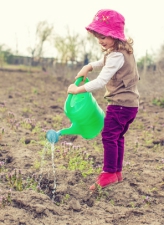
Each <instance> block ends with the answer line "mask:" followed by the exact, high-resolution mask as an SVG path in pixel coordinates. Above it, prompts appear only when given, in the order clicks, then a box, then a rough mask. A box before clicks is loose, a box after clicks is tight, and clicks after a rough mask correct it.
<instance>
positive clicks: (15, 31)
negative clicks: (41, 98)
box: [0, 0, 164, 74]
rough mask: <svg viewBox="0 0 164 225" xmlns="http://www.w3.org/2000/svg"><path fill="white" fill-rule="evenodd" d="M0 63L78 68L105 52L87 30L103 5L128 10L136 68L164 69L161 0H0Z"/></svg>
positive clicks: (1, 67) (0, 64) (142, 69)
mask: <svg viewBox="0 0 164 225" xmlns="http://www.w3.org/2000/svg"><path fill="white" fill-rule="evenodd" d="M0 3H1V13H0V28H1V35H0V69H1V70H4V69H5V68H6V67H7V68H8V69H9V68H11V67H12V68H14V66H18V65H19V67H20V66H21V68H26V67H28V68H30V69H31V68H32V67H40V68H41V69H42V70H43V71H44V72H46V71H48V69H49V68H53V70H52V71H55V70H56V72H58V70H57V68H58V67H59V66H61V65H62V66H68V67H69V68H70V67H71V68H78V67H79V66H82V65H84V64H86V63H88V62H90V61H93V60H97V59H99V58H100V57H101V54H102V53H101V48H100V46H99V45H98V44H97V41H96V39H95V38H94V37H93V36H91V35H89V34H88V32H87V31H86V30H85V26H87V25H88V24H89V23H90V22H91V21H92V19H93V16H94V15H95V13H96V12H97V11H98V10H99V9H104V8H109V9H114V10H116V11H118V12H120V13H121V14H123V15H124V17H125V21H126V26H125V32H126V36H127V37H131V38H133V39H134V51H135V52H134V54H135V57H136V60H137V64H138V68H139V70H140V71H142V72H143V73H146V71H147V70H149V71H150V70H151V71H152V72H156V71H158V73H161V74H162V69H163V66H162V61H163V57H164V23H163V21H164V14H163V5H162V4H163V1H162V0H156V1H155V0H152V1H149V0H144V1H142V0H138V1H134V0H124V1H122V0H115V1H113V0H101V1H93V0H90V1H87V0H83V1H79V0H68V1H67V0H60V1H57V0H42V1H39V0H28V1H27V0H14V1H12V0H5V1H4V0H0Z"/></svg>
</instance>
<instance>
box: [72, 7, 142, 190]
mask: <svg viewBox="0 0 164 225" xmlns="http://www.w3.org/2000/svg"><path fill="white" fill-rule="evenodd" d="M124 24H125V20H124V17H123V16H122V15H121V14H120V13H118V12H116V11H114V10H108V9H104V10H99V11H98V12H97V14H96V15H95V17H94V19H93V21H92V23H90V24H89V25H88V26H87V27H86V29H87V30H88V31H89V32H91V33H92V34H93V35H94V36H95V37H96V38H97V39H98V41H99V44H100V45H101V46H102V48H103V51H104V52H105V55H104V58H103V59H100V60H99V61H96V62H91V63H89V64H88V65H85V66H84V67H83V68H82V69H81V70H80V71H79V73H78V74H77V76H76V77H75V79H77V78H78V77H81V76H83V77H84V79H85V78H86V77H87V76H88V73H89V72H90V71H92V70H95V69H99V68H100V69H101V72H100V73H99V75H98V77H97V78H96V79H94V80H92V81H90V82H88V83H86V84H84V85H82V86H79V87H77V86H76V85H75V84H71V85H70V86H69V87H68V93H72V94H77V93H81V92H92V91H95V90H97V89H99V88H103V87H104V86H105V87H106V93H105V95H104V97H105V99H106V100H107V101H108V106H107V109H106V116H105V120H104V128H103V131H102V143H103V147H104V165H103V171H102V172H101V174H100V175H99V176H98V178H97V180H96V182H95V183H94V184H93V185H92V186H91V187H90V190H94V189H96V185H100V186H101V187H102V188H104V187H106V186H108V185H110V184H113V183H117V182H120V181H122V180H123V177H122V167H123V157H124V134H125V133H126V132H127V130H128V128H129V124H131V123H132V122H133V120H134V119H135V117H136V114H137V112H138V107H139V93H138V89H137V82H138V80H139V75H138V71H137V66H136V63H135V59H134V55H133V47H132V44H133V40H132V39H128V40H126V38H125V35H124Z"/></svg>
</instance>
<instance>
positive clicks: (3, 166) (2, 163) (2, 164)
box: [0, 161, 5, 173]
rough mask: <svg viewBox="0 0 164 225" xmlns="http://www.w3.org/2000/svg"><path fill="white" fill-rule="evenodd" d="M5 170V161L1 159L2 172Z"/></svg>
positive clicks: (0, 168)
mask: <svg viewBox="0 0 164 225" xmlns="http://www.w3.org/2000/svg"><path fill="white" fill-rule="evenodd" d="M4 171H5V163H4V162H3V161H0V173H1V172H4Z"/></svg>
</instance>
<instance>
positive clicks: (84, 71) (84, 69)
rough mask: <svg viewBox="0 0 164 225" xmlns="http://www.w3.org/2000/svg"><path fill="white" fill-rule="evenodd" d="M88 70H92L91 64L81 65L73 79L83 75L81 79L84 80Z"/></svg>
mask: <svg viewBox="0 0 164 225" xmlns="http://www.w3.org/2000/svg"><path fill="white" fill-rule="evenodd" d="M89 71H92V66H91V65H90V64H88V65H86V66H83V68H82V69H81V70H80V71H79V72H78V74H77V76H76V77H75V79H77V78H79V77H83V81H85V79H86V77H87V76H88V73H89Z"/></svg>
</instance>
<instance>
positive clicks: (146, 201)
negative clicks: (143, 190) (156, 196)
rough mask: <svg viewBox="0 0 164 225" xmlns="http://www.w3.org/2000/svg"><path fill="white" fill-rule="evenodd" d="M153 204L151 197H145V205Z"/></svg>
mask: <svg viewBox="0 0 164 225" xmlns="http://www.w3.org/2000/svg"><path fill="white" fill-rule="evenodd" d="M151 202H152V199H151V198H150V197H149V196H143V203H145V204H146V205H150V204H151Z"/></svg>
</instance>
